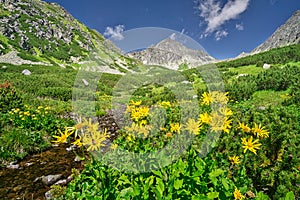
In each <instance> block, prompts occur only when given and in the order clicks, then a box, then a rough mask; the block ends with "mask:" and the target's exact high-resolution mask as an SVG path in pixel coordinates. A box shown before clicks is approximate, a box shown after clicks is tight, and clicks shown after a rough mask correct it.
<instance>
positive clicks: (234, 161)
mask: <svg viewBox="0 0 300 200" xmlns="http://www.w3.org/2000/svg"><path fill="white" fill-rule="evenodd" d="M228 159H229V161H230V162H231V164H233V165H238V164H240V158H239V157H238V156H229V158H228Z"/></svg>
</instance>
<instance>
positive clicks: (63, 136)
mask: <svg viewBox="0 0 300 200" xmlns="http://www.w3.org/2000/svg"><path fill="white" fill-rule="evenodd" d="M58 132H59V133H60V136H57V135H54V136H53V137H54V138H56V141H52V142H54V143H66V142H67V139H68V137H69V136H70V135H72V133H73V131H71V132H69V130H68V129H67V128H65V132H64V133H63V132H61V130H59V129H58Z"/></svg>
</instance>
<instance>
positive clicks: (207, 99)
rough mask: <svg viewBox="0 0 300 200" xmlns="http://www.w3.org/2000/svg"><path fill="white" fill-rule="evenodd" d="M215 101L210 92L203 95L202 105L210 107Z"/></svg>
mask: <svg viewBox="0 0 300 200" xmlns="http://www.w3.org/2000/svg"><path fill="white" fill-rule="evenodd" d="M212 101H213V99H212V97H211V95H210V93H208V92H204V93H203V94H202V102H201V105H208V106H209V105H210V104H211V103H212Z"/></svg>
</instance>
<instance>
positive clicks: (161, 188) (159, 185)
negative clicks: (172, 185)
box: [156, 178, 165, 196]
mask: <svg viewBox="0 0 300 200" xmlns="http://www.w3.org/2000/svg"><path fill="white" fill-rule="evenodd" d="M156 183H157V185H156V189H157V191H158V192H159V194H160V195H161V196H163V193H164V190H165V185H164V182H163V181H162V179H160V178H157V179H156Z"/></svg>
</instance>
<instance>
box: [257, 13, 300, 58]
mask: <svg viewBox="0 0 300 200" xmlns="http://www.w3.org/2000/svg"><path fill="white" fill-rule="evenodd" d="M299 43H300V10H298V11H296V12H295V13H294V14H293V15H292V16H291V17H290V18H289V19H288V20H287V21H286V23H284V24H283V25H282V26H280V27H279V28H278V29H277V30H276V31H275V32H274V33H273V34H272V35H271V36H270V37H269V38H268V39H267V40H266V41H265V42H264V43H262V44H261V45H259V46H258V47H256V48H255V49H254V50H253V51H252V52H251V54H253V53H259V52H263V51H267V50H270V49H273V48H277V47H282V46H288V45H291V44H299Z"/></svg>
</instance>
